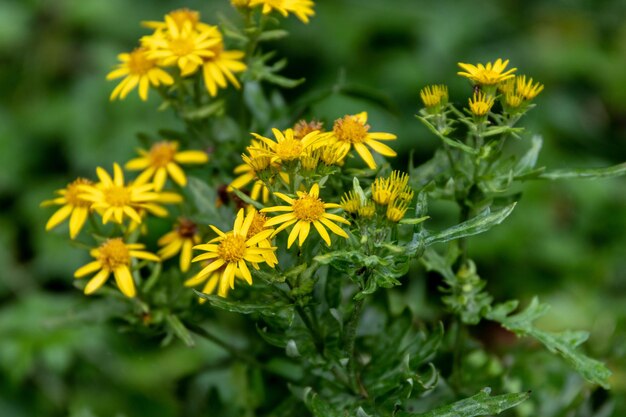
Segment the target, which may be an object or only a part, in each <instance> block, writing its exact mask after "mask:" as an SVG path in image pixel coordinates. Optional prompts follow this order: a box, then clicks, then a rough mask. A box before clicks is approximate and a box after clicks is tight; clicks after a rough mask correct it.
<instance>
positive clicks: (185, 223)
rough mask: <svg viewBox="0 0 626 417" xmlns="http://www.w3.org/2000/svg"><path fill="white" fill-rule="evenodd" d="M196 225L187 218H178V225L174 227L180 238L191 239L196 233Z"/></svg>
mask: <svg viewBox="0 0 626 417" xmlns="http://www.w3.org/2000/svg"><path fill="white" fill-rule="evenodd" d="M197 230H198V227H197V226H196V224H195V223H194V222H192V221H191V220H188V219H180V220H178V226H177V227H176V231H177V232H178V235H179V236H180V237H182V238H187V239H191V238H193V237H194V236H195V235H196V231H197Z"/></svg>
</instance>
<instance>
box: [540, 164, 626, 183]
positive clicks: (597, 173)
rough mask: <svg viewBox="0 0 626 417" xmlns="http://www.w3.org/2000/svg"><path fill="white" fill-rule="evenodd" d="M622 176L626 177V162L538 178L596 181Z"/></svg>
mask: <svg viewBox="0 0 626 417" xmlns="http://www.w3.org/2000/svg"><path fill="white" fill-rule="evenodd" d="M622 175H626V162H622V163H621V164H618V165H613V166H610V167H606V168H579V169H559V170H555V171H548V172H543V173H541V174H540V175H538V176H537V177H536V178H537V179H542V180H567V179H596V178H610V177H619V176H622Z"/></svg>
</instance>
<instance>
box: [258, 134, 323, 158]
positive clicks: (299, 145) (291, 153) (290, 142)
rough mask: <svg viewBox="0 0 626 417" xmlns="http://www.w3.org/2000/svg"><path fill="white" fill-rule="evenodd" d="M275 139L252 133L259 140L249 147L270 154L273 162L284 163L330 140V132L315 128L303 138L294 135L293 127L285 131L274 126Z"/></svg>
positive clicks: (265, 154)
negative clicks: (319, 130) (326, 132)
mask: <svg viewBox="0 0 626 417" xmlns="http://www.w3.org/2000/svg"><path fill="white" fill-rule="evenodd" d="M272 133H273V134H274V137H275V138H276V139H275V140H272V139H270V138H266V137H264V136H261V135H258V134H256V133H252V135H253V136H254V137H255V138H256V139H257V140H258V141H259V142H258V143H257V144H253V145H252V146H251V147H249V148H248V149H249V150H250V151H252V152H254V153H256V154H257V155H258V156H269V157H270V162H271V163H277V164H282V163H285V162H291V161H295V160H297V159H299V158H300V157H302V156H303V155H305V154H306V153H307V152H309V151H311V150H313V149H317V148H319V147H320V146H322V145H324V144H325V143H326V142H327V140H328V134H325V133H320V132H318V131H317V130H314V131H312V132H310V133H308V134H307V135H306V136H304V137H303V138H301V139H296V138H295V137H294V131H293V129H287V130H285V132H281V131H280V130H278V129H276V128H274V129H272Z"/></svg>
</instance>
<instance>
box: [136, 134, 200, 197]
mask: <svg viewBox="0 0 626 417" xmlns="http://www.w3.org/2000/svg"><path fill="white" fill-rule="evenodd" d="M138 152H139V154H140V155H141V156H140V157H139V158H135V159H131V160H130V161H128V162H127V163H126V165H125V168H126V169H128V170H131V171H133V170H141V169H142V170H144V171H143V172H142V173H141V174H140V175H139V177H138V178H137V182H138V183H142V184H143V183H146V182H148V181H150V180H151V179H153V182H154V189H155V191H161V190H162V189H163V187H164V186H165V181H166V180H167V177H168V175H169V176H170V177H171V178H172V179H173V180H174V181H175V182H176V183H177V184H178V185H180V186H181V187H184V186H185V185H187V177H186V176H185V173H184V171H183V170H182V169H181V167H180V165H178V164H203V163H205V162H207V161H208V160H209V157H208V155H207V154H206V152H202V151H181V152H179V151H178V142H175V141H161V142H156V143H155V144H154V145H152V147H151V148H150V150H149V151H146V150H144V149H139V150H138Z"/></svg>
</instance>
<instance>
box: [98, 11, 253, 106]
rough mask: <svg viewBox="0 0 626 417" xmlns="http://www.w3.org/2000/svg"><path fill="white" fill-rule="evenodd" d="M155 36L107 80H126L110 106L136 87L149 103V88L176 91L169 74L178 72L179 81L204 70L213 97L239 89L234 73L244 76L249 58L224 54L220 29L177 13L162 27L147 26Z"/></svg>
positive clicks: (143, 40) (236, 53)
mask: <svg viewBox="0 0 626 417" xmlns="http://www.w3.org/2000/svg"><path fill="white" fill-rule="evenodd" d="M144 26H146V27H148V28H151V29H153V30H154V32H153V33H152V34H151V35H148V36H144V37H142V38H141V46H140V47H138V48H136V49H134V50H133V51H132V52H130V53H123V54H120V55H118V59H119V60H120V61H121V62H120V64H119V65H118V66H117V68H116V69H115V70H113V71H111V72H110V73H109V74H108V75H107V79H108V80H113V79H116V78H122V77H124V78H123V80H122V81H121V82H120V83H119V84H118V85H117V87H115V89H114V90H113V92H112V93H111V100H115V99H117V98H120V99H124V98H125V97H126V96H127V95H128V93H130V92H131V91H132V90H133V89H134V88H136V87H137V86H138V87H139V97H140V98H141V99H142V100H144V101H145V100H147V98H148V90H149V88H150V86H152V87H159V86H161V85H166V86H167V85H171V84H173V83H174V78H173V77H172V75H171V74H170V72H168V71H166V69H167V68H171V67H174V68H178V74H179V76H180V77H187V76H190V75H192V74H195V73H197V72H198V71H199V70H200V69H202V75H203V79H204V85H205V88H206V89H207V91H208V92H209V94H210V95H211V96H215V95H217V91H218V89H219V88H226V87H227V86H228V83H229V82H230V84H232V85H234V86H235V87H236V88H239V87H240V84H239V81H238V80H237V78H236V77H235V75H234V74H235V73H239V72H242V71H245V69H246V65H245V64H244V63H243V62H242V59H243V58H244V53H243V52H242V51H237V50H225V49H224V41H223V36H222V33H221V32H220V30H219V28H218V27H217V26H211V25H208V24H205V23H202V22H201V21H200V14H199V13H198V12H196V11H193V10H189V9H179V10H174V11H172V12H170V13H168V14H167V15H165V17H164V21H162V22H154V21H150V22H144Z"/></svg>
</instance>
